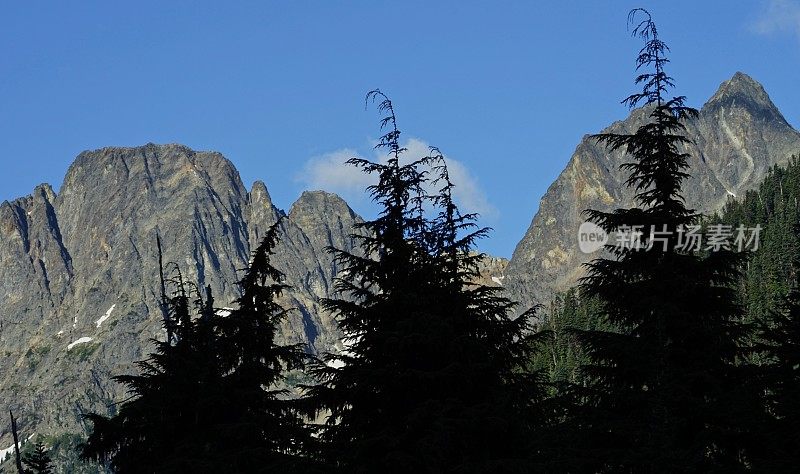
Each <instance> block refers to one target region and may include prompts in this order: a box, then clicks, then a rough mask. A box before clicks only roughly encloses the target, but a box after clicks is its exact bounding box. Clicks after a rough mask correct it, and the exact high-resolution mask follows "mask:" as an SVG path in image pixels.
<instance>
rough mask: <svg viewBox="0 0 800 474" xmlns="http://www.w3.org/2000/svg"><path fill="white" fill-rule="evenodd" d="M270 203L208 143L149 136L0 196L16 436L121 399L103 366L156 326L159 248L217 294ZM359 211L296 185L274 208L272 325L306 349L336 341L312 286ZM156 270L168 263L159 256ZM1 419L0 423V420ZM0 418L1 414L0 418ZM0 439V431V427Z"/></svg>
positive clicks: (9, 398)
mask: <svg viewBox="0 0 800 474" xmlns="http://www.w3.org/2000/svg"><path fill="white" fill-rule="evenodd" d="M282 214H283V211H281V210H279V209H278V208H277V207H275V206H274V205H273V203H272V201H271V198H270V195H269V192H268V191H267V188H266V186H265V185H264V183H263V182H260V181H259V182H256V183H255V184H254V185H253V187H252V189H251V190H249V191H248V190H247V189H246V188H245V186H244V185H243V183H242V181H241V179H240V177H239V174H238V172H237V171H236V169H235V168H234V166H233V165H232V164H231V163H230V161H228V160H227V159H225V158H224V157H223V156H222V155H221V154H219V153H213V152H196V151H193V150H190V149H189V148H187V147H184V146H180V145H153V144H148V145H145V146H142V147H135V148H103V149H100V150H95V151H88V152H84V153H81V154H80V155H79V156H78V157H77V159H76V160H75V162H74V163H73V164H72V165H71V167H70V168H69V171H68V172H67V175H66V177H65V179H64V183H63V185H62V187H61V190H60V192H59V193H58V195H56V194H55V193H54V192H53V189H52V188H51V187H50V186H49V185H41V186H39V187H37V188H36V189H35V190H34V192H33V193H32V194H31V195H30V196H26V197H23V198H20V199H17V200H15V201H13V202H8V201H6V202H4V203H2V205H0V298H2V299H1V300H0V301H1V302H2V307H3V309H4V311H3V313H2V314H0V325H1V326H0V350H2V358H0V400H3V401H6V403H5V404H4V409H6V408H11V409H14V411H15V412H16V413H17V414H18V416H19V419H20V430H21V432H22V435H23V436H24V437H27V436H28V435H29V434H30V433H32V432H34V431H36V432H39V433H45V434H54V433H59V432H65V431H73V432H74V431H81V429H80V428H81V427H80V414H81V413H83V412H86V411H90V410H100V411H101V412H104V411H105V410H106V405H107V404H109V403H110V402H112V401H119V400H122V399H124V396H125V394H124V393H123V392H122V387H121V386H119V384H117V383H115V382H113V381H111V376H112V375H114V374H120V373H129V372H131V371H132V370H133V367H132V363H133V362H134V361H136V360H139V359H142V358H143V357H144V356H146V354H147V352H148V351H149V350H150V349H151V347H152V345H151V344H150V342H149V339H150V338H153V337H156V338H163V330H162V328H161V323H162V319H161V318H162V317H161V313H160V310H159V308H158V305H157V302H158V295H157V291H158V288H159V283H158V267H157V264H158V257H157V247H156V241H155V237H156V234H157V233H158V234H159V235H160V236H161V240H162V243H163V248H164V261H165V262H174V263H176V264H178V265H179V266H180V269H181V271H182V272H183V275H184V277H185V279H186V280H187V281H189V282H196V283H197V284H198V285H199V286H200V287H203V286H205V285H210V286H211V287H212V289H213V293H214V295H215V298H216V303H217V305H218V306H220V307H225V306H231V303H232V302H233V300H234V299H235V298H236V297H237V296H238V288H237V287H236V284H235V283H236V282H237V281H238V279H239V278H240V277H241V276H242V272H241V270H242V269H244V268H245V267H246V265H247V263H248V260H249V256H250V254H251V252H252V251H253V250H254V249H255V247H256V246H257V245H258V242H259V241H260V239H261V237H262V236H263V233H264V231H265V230H266V229H267V228H268V227H269V226H270V225H272V224H273V223H274V222H276V220H277V219H278V218H279V216H280V215H282ZM360 221H361V219H360V217H359V216H357V215H356V214H355V212H353V211H352V209H350V207H348V205H347V204H346V203H345V202H344V201H343V200H342V199H341V198H339V197H338V196H336V195H333V194H329V193H325V192H322V191H314V192H304V193H303V194H302V195H301V196H300V198H299V199H298V200H297V201H296V202H295V203H294V204H293V205H292V207H291V209H290V211H289V212H288V214H287V215H286V219H284V220H283V222H282V224H281V226H282V232H281V235H282V241H281V242H280V243H279V246H278V248H277V249H276V250H277V253H276V255H275V256H274V259H275V264H276V266H277V267H278V268H279V269H280V270H282V271H283V272H285V273H286V281H287V283H288V284H290V285H291V286H292V289H290V290H289V291H288V292H287V293H286V294H285V295H284V298H283V303H284V305H285V306H286V307H293V308H296V311H293V312H291V313H290V316H289V318H288V320H287V321H286V324H285V325H284V327H282V335H283V337H284V338H285V339H286V340H290V341H304V342H308V343H309V346H310V348H311V349H312V350H320V349H323V350H326V349H330V348H334V347H336V346H337V344H339V338H338V335H337V330H336V329H335V326H334V324H333V321H332V319H331V317H330V315H328V314H327V313H325V312H323V311H321V308H320V307H319V300H320V298H321V297H324V296H328V295H329V294H330V293H331V292H332V285H333V283H332V281H333V277H334V276H335V274H336V272H337V270H338V268H337V265H336V263H335V262H334V261H333V259H332V257H331V256H330V254H329V253H328V252H327V251H326V250H325V249H326V247H327V246H329V245H331V246H335V247H337V248H342V249H347V250H351V249H353V241H352V239H351V238H350V234H351V233H352V232H353V226H354V224H355V223H357V222H360ZM167 270H168V273H169V272H170V268H169V267H168V268H167ZM0 426H2V427H5V424H0ZM3 429H5V428H3ZM0 441H2V442H3V443H0V445H3V447H4V445H5V444H8V445H10V444H11V442H10V441H9V434H8V433H6V432H4V431H0Z"/></svg>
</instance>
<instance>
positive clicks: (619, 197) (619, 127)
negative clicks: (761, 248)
mask: <svg viewBox="0 0 800 474" xmlns="http://www.w3.org/2000/svg"><path fill="white" fill-rule="evenodd" d="M647 113H648V112H647V111H646V110H644V109H637V110H634V111H633V112H632V113H631V114H630V116H629V117H628V118H627V119H625V120H624V121H621V122H616V123H614V124H613V125H611V126H610V127H608V128H606V129H604V130H603V131H602V132H603V133H632V132H633V131H635V130H636V128H637V127H638V126H639V125H641V124H642V123H644V120H645V119H646V118H647ZM686 126H687V135H688V137H689V138H691V139H692V141H693V143H692V144H690V145H688V146H687V147H686V148H687V149H686V151H687V152H688V153H689V154H690V158H689V164H690V170H689V173H690V174H691V177H690V178H689V179H688V180H686V182H685V184H684V188H683V195H684V198H685V199H686V202H687V203H688V205H689V206H690V207H691V208H694V209H696V210H697V211H699V212H704V213H711V212H714V211H716V210H718V209H720V208H721V207H722V206H723V205H724V203H725V202H726V201H727V199H731V198H734V197H735V196H738V195H740V194H742V193H743V192H744V191H746V190H749V189H753V188H754V187H756V186H757V185H758V184H759V183H760V182H761V180H762V179H763V177H764V175H765V173H766V172H767V170H768V169H769V168H770V167H771V166H773V165H775V164H783V163H786V162H787V160H788V159H789V158H790V156H791V155H792V154H793V153H794V154H797V153H800V133H798V132H797V131H796V130H795V129H793V128H792V127H791V126H790V125H789V124H788V122H787V121H786V119H784V117H783V115H781V113H780V111H779V110H778V109H777V108H776V107H775V105H774V104H773V103H772V101H771V100H770V98H769V96H768V95H767V93H766V92H765V91H764V88H763V87H762V86H761V85H760V84H759V83H758V82H756V81H754V80H753V79H752V78H750V77H749V76H747V75H745V74H742V73H739V72H737V73H736V74H735V75H734V76H733V77H732V78H731V79H729V80H727V81H725V82H723V83H722V85H721V86H720V87H719V89H718V90H717V92H716V93H715V94H714V96H713V97H711V99H709V101H708V102H706V103H705V105H703V107H702V108H701V109H700V115H699V117H698V118H697V119H695V120H692V121H690V122H689V123H687V124H686ZM628 159H629V158H628V157H626V156H625V155H624V154H623V153H622V152H615V153H609V152H608V151H606V150H605V148H604V147H603V146H601V145H598V144H597V143H596V142H595V141H594V140H592V139H591V138H590V137H589V136H586V137H584V138H583V140H582V141H581V142H580V144H579V145H578V147H577V148H576V149H575V152H574V153H573V155H572V158H571V159H570V160H569V163H568V164H567V167H566V168H565V169H564V171H562V172H561V174H560V175H559V177H558V178H557V179H556V181H555V182H554V183H553V184H552V185H550V187H549V188H548V189H547V192H546V193H545V195H544V197H542V200H541V202H540V204H539V210H538V212H537V213H536V215H535V216H534V218H533V221H532V222H531V225H530V228H529V229H528V231H527V232H526V233H525V236H524V237H523V239H522V240H521V241H520V243H519V244H518V245H517V247H516V249H515V250H514V254H513V256H512V258H511V260H510V262H509V264H508V268H507V269H506V272H505V276H506V278H505V281H504V283H505V286H506V287H507V288H508V289H509V291H510V292H511V294H512V296H513V297H515V298H516V299H518V300H520V301H522V302H523V305H522V306H523V307H525V306H529V305H531V304H535V303H541V304H547V303H548V302H549V300H550V298H551V296H552V294H553V292H554V291H561V290H565V289H567V288H569V287H570V286H572V285H573V284H575V282H576V281H577V279H578V278H579V277H580V276H582V275H583V267H582V264H583V263H584V262H587V261H588V260H590V259H591V258H593V256H592V255H585V254H583V253H581V251H580V250H579V248H578V240H577V239H578V234H577V233H578V227H579V226H580V224H581V223H582V222H584V220H585V218H584V216H583V215H582V211H583V210H584V209H599V210H604V211H608V210H611V209H614V208H617V207H627V206H631V205H632V204H633V192H632V191H631V190H630V189H628V188H627V187H626V186H625V185H624V181H625V179H626V178H627V174H626V173H625V172H623V171H620V169H619V167H620V165H621V164H622V163H625V162H626V161H628ZM595 256H596V255H595Z"/></svg>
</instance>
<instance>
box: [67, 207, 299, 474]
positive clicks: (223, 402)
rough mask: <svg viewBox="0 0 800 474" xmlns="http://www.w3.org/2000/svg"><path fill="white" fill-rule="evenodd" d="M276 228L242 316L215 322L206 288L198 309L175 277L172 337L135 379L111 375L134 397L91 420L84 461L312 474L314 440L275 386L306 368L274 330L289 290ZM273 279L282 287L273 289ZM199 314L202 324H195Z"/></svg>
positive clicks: (258, 259)
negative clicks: (281, 298)
mask: <svg viewBox="0 0 800 474" xmlns="http://www.w3.org/2000/svg"><path fill="white" fill-rule="evenodd" d="M279 225H280V222H278V223H276V224H275V225H273V226H272V227H271V228H270V229H269V231H268V232H267V234H266V236H265V237H264V239H263V241H262V242H261V244H260V245H259V247H258V248H257V249H256V251H255V253H254V255H253V260H252V263H251V265H250V267H249V269H248V270H247V272H246V273H245V276H244V278H243V279H242V281H241V282H240V285H241V287H242V297H241V298H239V299H238V300H237V302H238V304H239V308H237V309H236V310H234V311H232V312H231V314H230V315H229V316H228V317H223V316H218V315H217V314H216V313H215V311H214V302H213V297H212V295H211V291H210V289H207V290H206V299H205V300H204V301H203V300H200V299H199V298H198V300H197V301H196V303H195V306H194V310H193V308H192V302H191V300H190V297H189V290H188V289H187V286H186V284H185V283H184V281H183V278H182V276H181V274H180V272H179V270H177V268H176V270H175V272H176V278H174V279H173V280H172V281H171V283H172V285H173V286H174V287H175V290H174V293H173V296H172V297H168V298H167V301H166V302H165V307H166V308H167V316H166V317H165V318H164V319H165V326H168V328H167V329H168V332H169V334H170V335H171V337H170V338H168V339H167V340H165V341H153V342H154V344H155V346H156V348H155V351H154V352H153V353H152V354H151V355H150V357H149V358H148V359H147V360H146V361H142V362H139V363H138V364H137V365H138V367H139V374H136V375H121V376H117V377H114V379H115V380H116V381H118V382H120V383H123V384H125V385H126V386H127V387H128V390H129V392H130V394H131V398H130V399H128V400H126V401H124V402H123V403H122V404H121V405H120V407H119V411H118V413H117V414H116V415H114V416H112V417H110V418H108V417H105V416H101V415H98V414H90V415H88V416H87V418H88V419H89V420H91V421H92V422H93V424H94V429H93V431H92V433H91V434H90V436H89V438H88V440H87V442H86V443H85V444H84V445H83V446H82V457H83V458H84V459H91V460H96V461H100V462H103V463H109V464H110V466H111V467H112V468H113V469H114V470H115V472H118V473H120V474H124V473H126V472H160V473H162V472H275V471H279V472H310V465H309V464H308V463H306V462H305V460H304V459H302V458H301V453H300V450H301V447H303V443H304V442H305V440H306V439H309V438H310V437H309V436H308V434H307V431H306V430H305V429H304V424H303V422H302V419H301V418H300V416H299V415H298V414H297V412H296V410H295V409H294V407H293V404H294V402H292V401H291V400H288V399H286V397H285V395H286V394H285V392H283V391H282V390H279V389H278V388H277V385H278V384H280V383H281V382H282V380H283V371H284V370H286V369H289V368H295V367H298V366H302V362H303V357H304V356H303V352H302V347H301V346H300V345H289V346H282V345H279V344H277V342H276V340H275V335H276V325H277V324H279V322H280V321H281V319H282V318H283V317H284V315H285V311H284V310H283V308H281V307H280V306H279V305H278V304H277V303H276V302H275V298H277V296H278V295H279V294H280V291H281V290H282V289H283V288H285V287H284V285H282V284H280V283H279V281H280V280H281V279H282V275H281V274H280V272H278V271H277V270H275V268H273V267H272V266H271V264H270V258H269V256H270V254H271V253H272V249H273V247H274V245H275V244H276V242H277V232H278V229H279ZM272 281H276V282H278V283H274V284H273V283H271V282H272ZM193 312H195V313H196V315H197V316H196V317H193Z"/></svg>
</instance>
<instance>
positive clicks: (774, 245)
mask: <svg viewBox="0 0 800 474" xmlns="http://www.w3.org/2000/svg"><path fill="white" fill-rule="evenodd" d="M799 199H800V160H798V158H797V157H792V159H791V160H789V163H788V164H787V165H786V166H785V167H779V166H775V167H773V168H772V169H770V171H769V173H768V174H767V176H766V178H765V179H764V181H762V183H761V184H760V186H759V188H758V189H757V190H753V191H748V192H747V193H746V194H745V196H744V197H743V198H742V199H739V200H731V201H729V202H728V203H727V205H726V206H725V208H724V209H723V211H722V212H721V213H720V214H719V215H717V216H715V217H714V218H713V219H712V222H720V223H725V224H731V225H733V227H734V228H736V227H737V226H739V225H744V226H746V227H755V226H756V225H759V226H761V233H760V241H759V248H758V249H757V250H756V251H755V252H752V255H750V258H749V260H748V262H747V265H746V266H745V269H744V272H743V273H744V275H743V278H742V280H741V283H740V284H739V286H738V289H739V292H738V294H739V295H740V298H741V300H740V301H741V303H742V305H743V306H744V307H745V309H746V314H747V321H748V322H753V321H759V320H765V319H767V320H768V319H770V318H771V317H772V315H773V314H775V312H777V311H779V310H780V309H781V306H782V303H783V300H784V298H785V297H786V295H788V294H789V291H790V290H791V289H792V285H793V284H794V281H795V276H796V275H795V274H796V268H795V265H794V262H795V261H797V259H798V258H800V234H798V232H797V225H798V223H800V205H799V204H798V200H799Z"/></svg>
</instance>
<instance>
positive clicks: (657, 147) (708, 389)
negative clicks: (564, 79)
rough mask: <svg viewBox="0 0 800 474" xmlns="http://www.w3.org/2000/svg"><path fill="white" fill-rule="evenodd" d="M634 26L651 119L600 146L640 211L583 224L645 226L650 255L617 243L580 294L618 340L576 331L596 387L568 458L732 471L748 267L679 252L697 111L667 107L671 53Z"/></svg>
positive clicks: (749, 400) (651, 33) (741, 421)
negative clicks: (739, 287)
mask: <svg viewBox="0 0 800 474" xmlns="http://www.w3.org/2000/svg"><path fill="white" fill-rule="evenodd" d="M639 15H644V17H645V18H644V20H643V21H641V22H637V17H638V16H639ZM629 21H630V22H631V24H633V25H635V28H634V29H633V33H634V35H637V36H639V37H641V38H643V39H644V41H645V46H644V47H643V48H642V50H641V51H640V53H639V56H638V58H637V69H645V68H650V69H649V70H647V71H645V72H642V73H641V74H640V75H639V76H638V77H637V78H636V82H637V84H642V85H643V88H642V91H641V92H639V93H636V94H633V95H631V96H629V97H628V98H626V99H625V100H624V101H623V102H624V103H625V104H627V105H628V106H629V107H635V106H637V105H640V104H643V105H644V106H645V108H646V109H645V110H647V112H648V117H649V119H648V121H647V123H645V124H644V125H642V126H640V127H639V128H638V129H637V130H636V131H635V132H634V133H632V134H616V133H609V134H601V135H597V136H596V139H597V140H598V141H600V142H601V143H605V144H607V146H608V148H609V149H610V150H612V151H613V150H619V149H621V150H624V151H625V152H626V153H627V154H628V155H629V156H631V158H632V159H633V161H632V162H630V163H626V164H624V165H622V167H623V169H625V170H627V171H629V172H630V176H629V178H628V180H627V185H628V186H631V187H632V188H633V189H634V190H635V191H636V195H635V197H636V202H637V204H638V206H639V207H635V208H630V209H618V210H616V211H614V212H610V213H607V212H600V211H595V210H592V211H587V214H588V216H589V217H590V219H591V220H592V221H594V222H596V223H598V224H599V225H601V226H602V227H603V228H604V229H605V230H606V231H607V232H609V233H610V234H611V235H615V234H614V233H615V232H625V231H630V230H632V229H635V226H641V227H640V229H641V231H642V232H643V234H642V237H641V239H640V241H641V242H642V243H643V245H645V246H651V247H652V248H650V249H649V250H645V249H637V248H636V246H635V244H634V245H630V246H628V247H627V248H626V247H625V246H615V245H614V244H613V242H612V245H610V246H608V247H607V248H608V249H609V250H610V251H611V252H612V253H613V257H612V258H600V259H596V260H594V261H592V262H591V263H590V264H588V276H587V277H585V278H584V279H583V280H582V282H581V290H582V292H583V294H584V295H585V296H586V297H591V298H597V299H598V300H599V301H600V304H601V308H602V309H601V314H600V317H601V318H602V322H603V323H605V324H610V325H611V326H612V327H614V328H617V329H618V330H617V331H603V330H600V331H591V330H590V331H576V334H577V335H578V336H579V337H580V339H581V341H582V344H583V348H584V351H585V352H586V354H587V355H588V357H589V359H590V361H591V362H590V363H588V364H586V365H584V366H583V368H582V370H583V371H584V373H585V375H586V377H587V378H588V380H589V383H588V385H587V386H586V387H576V389H575V392H576V394H577V395H578V396H579V401H580V406H579V408H578V409H577V410H576V412H575V415H576V416H575V417H574V418H573V420H572V421H573V422H574V425H575V426H574V427H573V428H574V431H573V434H574V435H575V438H574V439H573V443H572V444H573V446H574V449H569V446H566V447H565V448H568V449H565V450H564V452H563V453H564V455H565V456H566V457H573V458H574V461H575V462H574V464H573V466H572V467H571V468H570V470H574V471H585V472H637V473H639V472H665V473H666V472H670V473H673V472H736V471H738V470H743V469H745V467H746V466H747V464H748V460H747V456H748V453H747V452H746V450H745V448H746V447H747V445H748V444H750V443H751V441H752V438H751V435H749V434H748V433H747V431H748V428H752V427H754V426H756V423H757V419H758V417H759V410H758V403H757V401H756V395H755V393H754V391H752V390H750V389H749V387H747V384H745V383H744V382H745V378H744V377H743V376H742V374H741V373H740V369H739V368H738V367H737V366H736V362H737V358H738V357H739V356H740V355H741V350H740V348H739V343H740V341H741V340H742V337H743V336H744V334H745V328H744V327H743V325H742V324H740V323H739V322H738V318H740V316H741V308H740V307H739V306H738V305H737V304H736V294H735V291H734V289H733V286H734V283H735V281H736V278H737V277H738V275H739V273H738V268H739V263H740V257H739V256H737V255H735V254H733V253H732V252H729V251H724V250H722V251H718V252H711V253H708V254H707V255H700V254H699V253H698V252H695V251H694V250H691V249H685V248H681V246H680V239H681V237H682V235H681V230H685V229H686V228H687V226H689V225H692V224H694V223H696V222H697V219H698V217H699V216H698V215H697V214H696V213H695V212H694V211H693V210H691V209H688V208H687V207H686V206H685V204H684V199H683V197H682V195H681V184H682V182H683V180H684V179H685V178H687V177H688V174H687V172H686V171H687V168H688V163H687V157H688V155H687V154H686V153H684V152H683V151H681V146H683V145H685V144H686V143H688V141H689V140H688V139H687V138H686V137H685V135H684V134H685V128H684V125H683V122H684V121H685V120H687V119H691V118H692V117H694V116H696V114H697V112H696V111H695V110H694V109H691V108H688V107H686V106H685V104H684V100H685V99H684V97H674V98H672V99H666V95H667V92H668V90H669V89H670V88H671V87H673V80H672V78H671V77H669V76H668V75H667V73H666V72H665V70H664V67H665V66H666V64H667V62H668V60H667V59H666V57H665V53H666V52H667V51H668V48H667V46H666V44H665V43H663V42H662V41H661V39H660V38H659V36H658V32H657V30H656V26H655V24H654V23H653V21H652V20H651V18H650V15H649V14H648V13H647V12H646V11H645V10H642V9H636V10H633V11H631V13H630V16H629ZM565 470H566V469H565Z"/></svg>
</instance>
